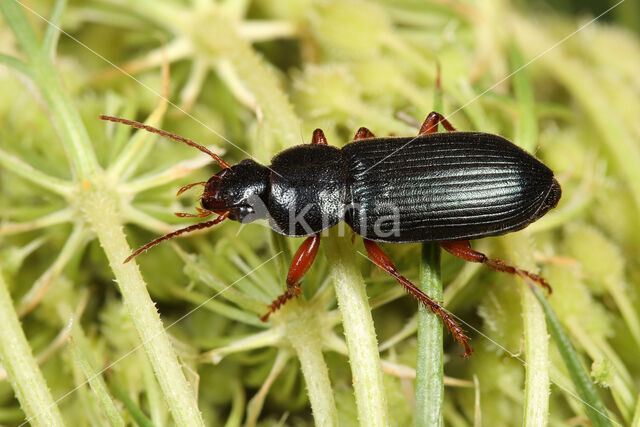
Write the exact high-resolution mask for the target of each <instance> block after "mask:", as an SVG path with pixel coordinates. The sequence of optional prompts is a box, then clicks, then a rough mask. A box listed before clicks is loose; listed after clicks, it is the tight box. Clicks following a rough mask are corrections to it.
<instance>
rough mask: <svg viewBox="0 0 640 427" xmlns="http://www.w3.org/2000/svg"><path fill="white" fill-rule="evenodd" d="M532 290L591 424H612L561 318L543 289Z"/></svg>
mask: <svg viewBox="0 0 640 427" xmlns="http://www.w3.org/2000/svg"><path fill="white" fill-rule="evenodd" d="M531 290H532V291H533V293H534V295H535V297H536V299H537V300H538V302H539V303H540V305H541V306H542V309H543V310H544V314H545V317H546V319H547V324H548V325H549V329H550V331H551V336H552V337H553V340H554V342H555V343H556V346H557V347H558V351H559V352H560V356H561V357H562V360H564V363H565V365H566V367H567V370H568V371H569V376H570V377H571V380H572V381H573V384H574V386H575V387H576V391H577V392H578V395H579V396H580V399H581V400H582V402H583V404H584V410H585V412H586V413H587V416H588V417H589V419H590V420H591V424H592V425H594V426H595V427H600V426H603V427H604V426H611V422H610V420H609V417H608V415H607V408H606V407H605V406H604V403H603V402H602V400H601V399H600V395H599V394H598V391H597V390H596V388H595V386H594V385H593V383H592V382H591V379H590V378H589V374H588V373H587V371H586V370H585V368H584V367H583V366H582V363H581V362H580V359H579V358H578V354H577V353H576V350H575V348H573V344H571V341H570V340H569V336H568V335H567V333H566V332H565V331H564V329H563V328H562V325H561V324H560V320H558V318H557V317H556V314H555V313H554V312H553V309H552V308H551V305H550V304H549V302H548V301H547V299H546V298H545V296H544V295H543V294H542V291H541V290H540V289H538V288H537V287H536V286H535V285H533V286H531Z"/></svg>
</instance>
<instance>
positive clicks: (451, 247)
mask: <svg viewBox="0 0 640 427" xmlns="http://www.w3.org/2000/svg"><path fill="white" fill-rule="evenodd" d="M440 246H442V249H444V250H445V251H447V252H449V253H450V254H451V255H454V256H457V257H458V258H462V259H463V260H465V261H470V262H480V263H482V264H484V265H486V266H487V267H489V268H490V269H492V270H495V271H502V272H505V273H509V274H516V275H518V276H520V277H522V278H529V279H531V280H533V281H534V282H538V283H539V284H540V285H541V286H542V287H543V288H545V289H546V290H547V292H548V293H549V295H551V286H549V283H547V281H546V280H545V279H544V278H542V277H540V276H538V275H537V274H533V273H530V272H528V271H526V270H522V269H520V268H518V267H514V266H512V265H509V264H507V263H506V262H504V261H502V260H500V259H493V258H489V257H487V256H486V255H485V254H483V253H481V252H478V251H474V250H473V249H471V243H469V241H468V240H457V241H453V242H440Z"/></svg>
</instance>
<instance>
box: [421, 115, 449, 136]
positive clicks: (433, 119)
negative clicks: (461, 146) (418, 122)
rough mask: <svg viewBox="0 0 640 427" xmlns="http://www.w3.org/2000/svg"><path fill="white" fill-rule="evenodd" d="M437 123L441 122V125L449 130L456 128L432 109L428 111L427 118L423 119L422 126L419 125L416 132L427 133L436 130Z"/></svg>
mask: <svg viewBox="0 0 640 427" xmlns="http://www.w3.org/2000/svg"><path fill="white" fill-rule="evenodd" d="M438 123H442V126H444V128H445V129H446V130H448V131H449V132H453V131H455V130H456V128H454V127H453V126H452V125H451V123H449V121H448V120H447V119H445V118H444V116H443V115H442V114H440V113H436V112H435V111H432V112H430V113H429V115H428V116H427V118H426V119H424V122H423V123H422V126H420V132H418V135H428V134H430V133H436V132H438Z"/></svg>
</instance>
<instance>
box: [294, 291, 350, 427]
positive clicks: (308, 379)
mask: <svg viewBox="0 0 640 427" xmlns="http://www.w3.org/2000/svg"><path fill="white" fill-rule="evenodd" d="M321 308H322V309H324V307H321ZM283 316H284V317H285V320H284V321H285V322H286V330H287V337H288V338H289V342H290V343H291V346H292V347H293V348H294V349H295V351H296V354H297V355H298V359H299V360H300V367H301V368H302V374H303V375H304V380H305V383H306V384H307V392H308V395H309V401H310V402H311V410H312V411H313V418H314V420H315V423H316V425H319V426H336V425H338V411H337V410H336V404H335V401H334V399H333V391H332V389H331V382H330V381H329V371H328V369H327V364H326V363H325V361H324V357H323V356H322V343H323V338H324V337H323V336H322V334H321V333H320V331H321V328H319V327H318V323H319V322H321V319H318V316H317V315H316V314H315V311H314V309H313V307H310V304H309V303H307V302H306V301H303V300H301V299H297V300H296V301H291V302H289V304H288V306H287V309H286V311H284V312H283Z"/></svg>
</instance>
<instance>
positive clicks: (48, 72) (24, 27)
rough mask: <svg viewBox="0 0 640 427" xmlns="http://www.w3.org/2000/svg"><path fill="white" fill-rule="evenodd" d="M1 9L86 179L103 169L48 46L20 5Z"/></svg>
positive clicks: (78, 172)
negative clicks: (60, 77)
mask: <svg viewBox="0 0 640 427" xmlns="http://www.w3.org/2000/svg"><path fill="white" fill-rule="evenodd" d="M0 10H1V11H2V14H3V15H4V16H5V18H6V21H7V23H8V24H9V25H10V26H11V28H12V29H13V31H14V33H15V35H16V38H17V39H18V42H19V43H20V46H21V47H22V50H23V51H24V53H25V54H26V55H27V58H28V66H29V70H30V71H31V72H30V76H31V77H32V78H33V81H34V83H35V84H36V85H37V86H38V89H40V93H41V94H42V96H43V98H44V99H45V101H46V104H47V106H48V107H49V113H50V114H51V116H52V118H53V124H54V126H55V127H56V130H57V131H58V133H59V135H60V141H61V142H62V144H63V145H64V148H65V151H66V153H67V157H68V158H69V162H70V163H71V165H72V169H73V171H74V173H75V176H76V178H77V179H78V180H84V179H87V178H88V177H89V176H90V175H91V174H93V173H95V172H96V171H98V170H99V169H100V166H99V165H98V160H97V158H96V155H95V152H94V151H93V147H92V146H91V140H90V139H89V134H88V133H87V130H86V129H85V127H84V125H83V123H82V121H81V119H80V113H79V112H78V110H77V109H76V108H75V106H74V105H73V103H72V102H71V100H70V99H69V97H68V96H67V95H66V93H65V92H64V90H63V89H62V85H61V84H60V79H59V78H58V74H57V72H56V69H55V67H54V66H53V62H52V61H51V57H50V55H49V54H50V52H49V51H48V49H47V48H48V47H47V46H42V45H41V44H40V42H39V41H38V39H37V37H36V35H35V33H34V32H33V30H32V29H31V26H30V24H29V22H28V21H27V19H26V17H25V16H24V13H22V11H21V10H20V6H19V5H18V2H15V1H3V2H0Z"/></svg>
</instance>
